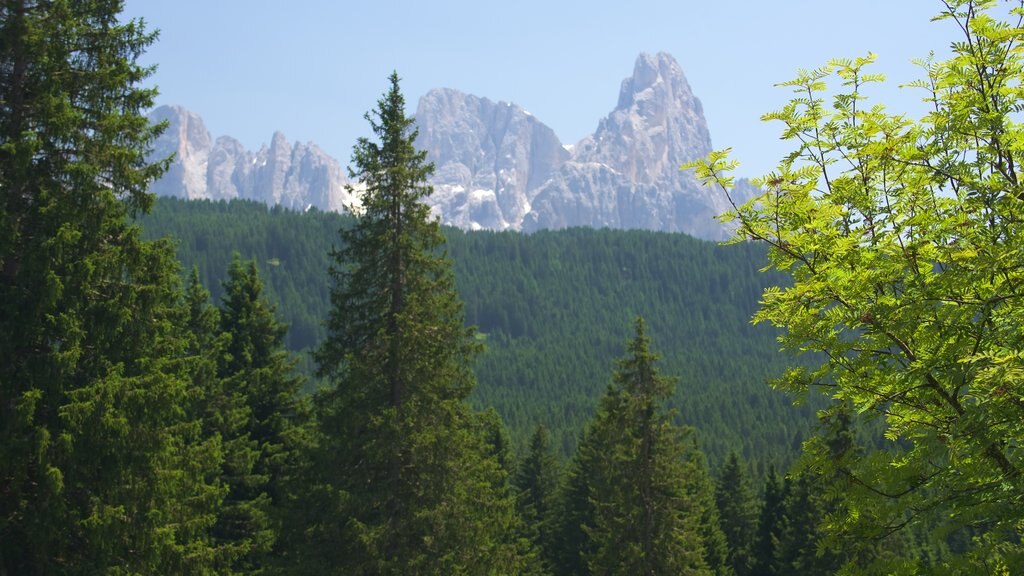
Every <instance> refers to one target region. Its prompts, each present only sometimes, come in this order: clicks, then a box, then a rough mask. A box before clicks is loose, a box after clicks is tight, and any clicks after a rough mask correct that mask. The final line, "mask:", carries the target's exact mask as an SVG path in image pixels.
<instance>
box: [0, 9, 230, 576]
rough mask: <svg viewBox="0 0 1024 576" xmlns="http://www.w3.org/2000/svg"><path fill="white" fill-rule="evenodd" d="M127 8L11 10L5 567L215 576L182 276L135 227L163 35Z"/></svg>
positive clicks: (0, 469) (0, 277) (0, 525)
mask: <svg viewBox="0 0 1024 576" xmlns="http://www.w3.org/2000/svg"><path fill="white" fill-rule="evenodd" d="M121 8H122V2H120V1H117V0H106V1H99V2H71V1H66V0H64V1H61V0H58V1H53V2H40V1H35V0H5V1H4V2H2V3H0V190H2V199H0V355H2V357H3V358H4V361H3V363H2V365H0V398H2V399H3V400H2V401H0V494H2V497H0V573H3V574H97V573H109V572H110V571H112V570H118V571H120V572H121V573H132V574H159V573H185V572H188V573H193V574H202V573H206V572H208V570H209V568H210V555H211V551H210V549H209V547H208V545H207V542H206V538H205V533H206V528H207V527H208V524H209V522H210V521H211V519H212V514H211V509H210V508H209V507H210V506H212V505H215V502H216V499H217V496H218V490H217V488H216V487H215V486H211V485H209V484H208V483H207V480H208V478H207V477H205V476H204V473H205V471H207V470H210V469H211V462H210V460H209V458H216V456H217V454H216V453H215V451H214V452H210V451H206V452H205V453H204V452H203V448H202V447H201V445H200V443H198V442H196V441H195V431H196V422H195V421H190V420H189V419H188V417H187V416H186V411H185V410H184V408H185V407H186V406H187V404H188V399H187V391H188V386H189V380H190V376H189V373H188V370H189V363H188V361H187V360H186V354H187V342H186V341H185V339H184V338H183V335H182V333H181V330H180V329H179V328H177V327H176V325H177V324H179V322H181V321H182V320H183V314H184V309H183V306H182V301H181V295H182V293H181V284H180V281H179V280H178V278H177V274H178V268H177V264H176V261H175V259H174V254H173V249H172V247H171V246H170V245H169V243H167V242H158V243H148V242H144V241H142V240H141V238H140V234H139V230H138V229H137V228H136V227H134V226H131V225H130V224H129V223H128V220H127V217H128V215H129V214H132V213H135V212H138V211H144V210H146V209H148V208H149V206H150V205H151V204H152V196H151V195H149V194H148V193H147V188H148V186H149V184H150V183H151V182H152V181H153V180H154V179H155V178H156V177H158V176H159V175H160V174H161V173H162V172H163V170H164V169H165V167H166V162H156V163H150V162H148V161H147V159H146V156H147V154H148V152H149V150H150V147H151V144H152V142H153V139H154V138H155V137H156V136H157V135H158V134H159V132H160V130H161V129H162V127H160V126H151V125H150V124H149V122H148V121H147V119H146V118H145V116H144V115H143V113H142V112H143V111H144V110H146V109H148V108H149V107H151V106H152V102H153V96H154V94H155V92H154V90H152V89H143V88H140V87H139V84H140V83H141V82H143V81H144V80H145V79H146V77H147V76H149V74H150V72H151V69H149V68H145V67H141V66H139V65H138V64H137V63H136V59H137V58H138V56H139V55H140V54H141V53H142V52H143V51H144V50H145V49H146V47H147V46H149V44H150V43H151V42H152V41H153V39H154V36H153V35H152V34H150V33H147V32H146V31H145V30H144V28H143V26H142V24H141V23H140V22H137V21H132V22H120V21H119V20H118V15H119V12H120V11H121ZM207 448H210V446H207ZM212 464H215V462H212Z"/></svg>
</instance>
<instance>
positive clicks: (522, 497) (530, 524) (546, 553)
mask: <svg viewBox="0 0 1024 576" xmlns="http://www.w3.org/2000/svg"><path fill="white" fill-rule="evenodd" d="M558 480H559V465H558V458H557V457H556V456H555V451H554V448H553V447H552V446H551V436H550V434H548V431H547V428H545V427H544V426H538V427H537V429H536V431H535V432H534V433H533V436H532V437H531V438H530V444H529V447H528V451H527V453H526V457H525V458H523V461H522V462H521V463H520V464H519V470H518V471H517V472H516V475H515V477H514V478H513V485H514V486H515V489H516V508H517V510H518V511H519V516H520V517H521V518H522V519H523V524H524V525H525V527H526V529H527V532H528V534H529V536H530V538H531V540H532V541H533V543H534V545H535V546H536V548H537V550H538V551H539V554H540V558H541V563H542V565H543V567H544V569H545V570H547V571H549V572H550V571H551V570H552V569H553V568H554V566H555V546H556V545H555V541H554V530H555V519H556V518H555V512H556V509H555V506H556V502H557V497H558Z"/></svg>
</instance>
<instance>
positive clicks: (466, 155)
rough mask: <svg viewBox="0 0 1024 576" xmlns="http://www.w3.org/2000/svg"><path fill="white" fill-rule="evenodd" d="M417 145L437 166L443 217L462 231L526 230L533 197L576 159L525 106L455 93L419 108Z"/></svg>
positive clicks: (438, 207)
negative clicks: (522, 227)
mask: <svg viewBox="0 0 1024 576" xmlns="http://www.w3.org/2000/svg"><path fill="white" fill-rule="evenodd" d="M416 124H417V126H418V127H419V130H420V135H419V140H417V142H416V145H417V146H419V147H420V148H421V149H424V150H426V151H427V159H428V160H430V161H431V162H433V163H434V164H435V167H436V172H435V174H434V179H433V182H432V183H433V185H434V194H433V195H432V196H431V197H430V198H429V199H428V200H427V202H428V203H429V204H430V205H431V207H432V208H433V210H434V212H435V214H437V215H439V216H440V217H441V219H442V220H443V221H444V222H445V223H447V224H452V225H455V226H459V227H462V228H468V229H474V228H489V229H493V230H504V229H507V228H515V229H518V228H519V225H520V223H521V222H522V219H523V216H525V215H526V213H528V212H529V211H530V208H531V206H530V200H531V199H532V192H533V191H534V190H536V189H537V188H538V187H539V186H540V185H541V184H543V183H544V182H545V181H546V180H547V179H548V178H550V177H551V176H552V175H553V174H554V173H555V171H556V170H557V169H558V167H559V166H560V165H561V164H562V163H564V162H565V161H566V160H568V159H569V153H568V152H567V151H566V150H565V149H564V148H563V147H562V144H561V142H560V141H559V140H558V137H557V136H555V133H554V131H552V130H551V128H549V127H547V126H545V125H544V124H543V123H542V122H540V121H539V120H537V119H536V118H535V117H534V116H533V115H532V114H530V113H529V112H527V111H526V110H524V109H523V108H522V107H521V106H519V105H517V104H512V103H509V102H494V101H492V100H489V99H487V98H481V97H478V96H473V95H471V94H465V93H463V92H460V91H458V90H453V89H450V88H440V89H434V90H431V91H429V92H427V94H425V95H424V96H423V97H422V98H420V101H419V104H418V106H417V108H416Z"/></svg>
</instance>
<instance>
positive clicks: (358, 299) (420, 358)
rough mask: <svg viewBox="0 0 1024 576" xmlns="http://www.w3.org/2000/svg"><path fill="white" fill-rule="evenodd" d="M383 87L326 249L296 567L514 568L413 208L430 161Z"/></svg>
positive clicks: (453, 318) (467, 362) (440, 275)
mask: <svg viewBox="0 0 1024 576" xmlns="http://www.w3.org/2000/svg"><path fill="white" fill-rule="evenodd" d="M390 83H391V86H390V88H389V90H388V91H387V93H386V94H385V95H384V96H383V98H382V99H381V100H380V101H379V103H378V107H377V109H376V110H375V111H373V112H372V113H370V114H367V120H368V121H369V123H370V126H371V128H372V130H373V132H374V135H375V136H376V137H377V139H378V140H377V141H371V140H370V139H368V138H361V139H360V140H359V141H358V143H357V144H356V146H355V149H354V151H353V155H352V162H353V165H354V168H353V169H351V170H350V172H351V176H352V178H353V179H354V180H357V181H358V182H360V183H361V184H362V186H364V188H363V191H362V193H361V204H360V207H359V208H358V210H357V211H356V212H357V213H358V218H357V219H356V222H355V224H354V225H353V227H352V228H350V229H346V230H343V231H342V238H343V241H344V247H343V248H341V249H340V250H339V251H337V252H335V253H334V254H333V259H334V264H333V265H332V269H331V274H332V277H333V279H334V282H335V285H334V288H333V289H332V293H331V303H332V309H331V312H330V315H329V317H328V320H327V328H328V338H327V340H326V342H325V343H324V344H323V346H322V347H321V348H320V350H319V351H318V354H317V360H318V362H319V366H320V370H319V372H320V375H321V376H323V377H324V378H326V379H327V381H328V382H329V387H328V388H327V390H326V391H324V392H323V393H322V394H320V395H319V396H318V399H317V406H318V413H319V423H320V434H319V436H320V439H319V442H320V450H319V451H318V460H317V462H316V466H315V468H316V470H317V471H318V476H317V477H316V478H314V479H313V481H312V482H311V484H312V485H313V486H314V491H313V494H312V495H311V497H312V498H322V500H317V501H318V502H320V505H319V506H317V508H318V509H319V510H321V511H323V514H321V515H319V516H317V517H315V518H313V519H311V522H310V524H311V528H310V529H309V531H308V532H309V535H310V537H311V538H310V546H311V553H310V554H309V560H310V562H311V566H310V567H309V568H308V570H315V571H317V572H319V573H345V574H457V573H464V572H467V571H468V572H472V573H478V574H500V573H516V572H518V571H520V569H521V568H522V567H521V566H520V558H519V550H518V547H517V545H516V543H515V541H514V540H515V538H514V536H515V520H516V518H515V510H514V504H513V501H512V498H511V496H510V494H509V493H508V490H507V489H505V488H504V486H503V484H504V483H507V474H506V472H505V471H504V470H503V469H502V467H501V465H500V464H499V463H498V462H497V459H496V458H495V457H494V456H493V450H494V446H493V445H489V444H488V443H487V442H485V441H484V439H483V438H481V435H480V433H479V426H478V425H477V422H478V420H477V418H476V417H475V416H474V415H473V414H472V413H471V411H470V409H469V407H468V404H467V402H466V399H467V397H468V395H469V393H470V392H471V391H472V389H473V386H474V384H475V382H474V377H473V373H472V370H471V362H472V360H473V358H474V357H475V356H476V353H477V351H478V349H479V346H478V345H477V343H476V341H475V339H474V331H473V330H472V329H470V328H467V327H466V326H465V325H464V321H463V312H462V303H461V301H460V300H459V299H458V297H457V295H456V292H455V286H454V280H453V276H452V271H451V263H450V261H449V260H448V258H447V257H446V255H445V254H444V252H443V244H444V238H443V236H442V235H441V230H440V226H439V225H438V223H437V222H436V220H434V219H433V218H431V217H430V212H429V209H428V208H427V206H426V205H424V204H423V203H422V200H423V199H424V198H425V197H426V196H427V195H429V194H430V192H431V188H430V186H429V185H428V184H427V177H428V176H429V174H430V173H431V171H432V170H433V166H432V165H431V164H428V163H427V162H426V153H425V152H421V151H417V150H416V148H415V147H414V142H415V140H416V131H415V130H414V129H413V120H412V119H411V118H407V117H406V116H405V100H404V98H403V96H402V94H401V92H400V90H399V85H398V76H397V75H396V74H393V75H392V76H391V78H390ZM499 487H501V488H499Z"/></svg>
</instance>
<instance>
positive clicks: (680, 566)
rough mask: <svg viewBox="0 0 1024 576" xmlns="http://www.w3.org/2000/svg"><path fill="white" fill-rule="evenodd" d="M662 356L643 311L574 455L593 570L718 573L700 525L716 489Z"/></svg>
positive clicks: (585, 545) (589, 569)
mask: <svg viewBox="0 0 1024 576" xmlns="http://www.w3.org/2000/svg"><path fill="white" fill-rule="evenodd" d="M656 360H657V357H656V356H655V354H653V353H652V352H651V351H650V341H649V338H648V337H647V334H646V332H645V329H644V322H643V320H642V319H637V321H636V334H635V336H634V338H633V340H632V341H630V343H629V346H628V348H627V353H626V356H625V357H624V358H622V359H621V360H619V361H618V366H617V369H616V370H615V373H614V376H613V378H612V383H611V384H610V385H609V387H608V390H607V392H606V393H605V395H604V396H603V397H602V398H601V400H600V402H599V404H598V412H597V415H596V416H595V417H594V420H593V422H592V424H591V426H590V427H589V428H588V430H587V434H586V436H585V438H584V440H583V442H581V444H580V447H579V449H578V452H577V455H576V459H577V461H578V463H577V467H578V470H577V471H576V474H577V478H576V480H577V481H582V482H583V484H584V486H585V493H586V495H587V502H586V509H585V510H584V511H583V513H582V514H578V515H579V516H580V519H581V521H582V523H583V525H582V531H583V535H584V536H585V540H584V542H583V543H582V546H581V549H580V553H581V554H582V557H583V559H584V560H585V561H586V572H585V573H587V574H650V575H654V574H707V575H710V574H713V573H714V572H713V571H712V570H711V568H709V566H708V562H707V560H708V558H707V557H706V554H705V551H706V546H705V544H706V542H705V538H704V534H703V533H702V524H703V520H704V516H705V513H706V512H707V510H706V509H705V505H710V506H711V507H713V506H714V497H713V495H712V494H711V492H710V491H709V490H708V489H710V483H709V482H707V477H706V474H707V472H706V470H705V469H703V468H702V466H703V458H700V457H694V454H693V452H694V451H695V450H696V448H695V447H694V446H692V445H691V444H690V442H688V441H687V440H686V439H685V435H686V434H688V433H689V432H688V431H686V430H684V429H681V428H679V427H677V426H676V425H675V424H673V422H672V414H671V413H670V412H669V411H667V410H666V409H665V408H664V402H665V400H666V399H667V398H668V397H669V396H670V395H671V394H672V391H673V387H674V385H675V382H674V381H673V380H672V379H670V378H665V377H663V376H660V375H659V374H658V372H657V369H656V367H655V362H656ZM698 456H699V455H698ZM568 494H569V495H571V492H569V493H568ZM710 516H712V517H713V519H714V521H715V524H716V525H715V526H714V527H713V528H714V530H718V526H717V515H714V514H712V515H710ZM723 543H724V541H723ZM722 561H723V562H724V558H723V559H722Z"/></svg>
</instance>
